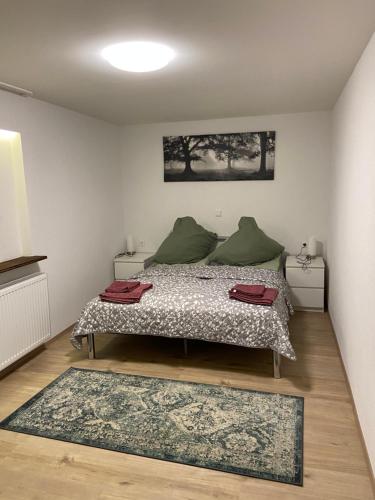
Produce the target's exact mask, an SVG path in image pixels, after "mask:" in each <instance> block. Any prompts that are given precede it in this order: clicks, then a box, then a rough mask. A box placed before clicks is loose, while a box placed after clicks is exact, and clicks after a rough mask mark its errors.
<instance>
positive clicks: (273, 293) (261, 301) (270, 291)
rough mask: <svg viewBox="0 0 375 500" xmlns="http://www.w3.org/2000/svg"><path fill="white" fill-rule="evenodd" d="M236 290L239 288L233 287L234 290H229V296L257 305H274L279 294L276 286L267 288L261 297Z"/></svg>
mask: <svg viewBox="0 0 375 500" xmlns="http://www.w3.org/2000/svg"><path fill="white" fill-rule="evenodd" d="M234 290H237V289H236V288H232V290H229V298H231V299H235V300H240V301H241V302H246V303H248V304H254V305H257V306H272V304H273V303H274V301H275V300H276V298H277V296H278V294H279V291H278V290H277V289H276V288H266V289H265V291H264V294H263V295H262V296H261V297H254V296H249V295H246V294H244V293H241V292H239V291H234Z"/></svg>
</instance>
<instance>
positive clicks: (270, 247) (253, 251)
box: [209, 217, 284, 266]
mask: <svg viewBox="0 0 375 500" xmlns="http://www.w3.org/2000/svg"><path fill="white" fill-rule="evenodd" d="M238 227H239V229H238V231H236V232H235V233H234V234H232V236H231V237H230V238H228V239H227V240H226V241H225V242H224V243H223V244H222V245H220V246H219V247H217V248H216V250H214V251H213V252H212V254H211V255H210V256H209V262H210V264H228V265H230V266H252V265H254V264H259V263H261V262H266V261H267V260H272V259H274V258H275V257H277V256H278V255H280V254H281V253H282V251H283V250H284V247H283V246H282V245H280V244H279V243H277V241H275V240H273V239H272V238H269V237H268V236H267V235H266V234H265V233H264V232H263V231H262V230H261V229H259V227H258V225H257V223H256V222H255V219H254V217H241V219H240V222H239V224H238Z"/></svg>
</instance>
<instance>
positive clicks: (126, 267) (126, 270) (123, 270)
mask: <svg viewBox="0 0 375 500" xmlns="http://www.w3.org/2000/svg"><path fill="white" fill-rule="evenodd" d="M143 270H144V263H143V262H115V279H117V280H126V279H127V278H130V276H133V275H134V274H136V273H139V272H140V271H143Z"/></svg>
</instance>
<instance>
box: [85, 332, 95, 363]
mask: <svg viewBox="0 0 375 500" xmlns="http://www.w3.org/2000/svg"><path fill="white" fill-rule="evenodd" d="M87 347H88V350H89V359H95V340H94V334H93V333H89V334H88V335H87Z"/></svg>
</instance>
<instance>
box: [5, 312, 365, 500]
mask: <svg viewBox="0 0 375 500" xmlns="http://www.w3.org/2000/svg"><path fill="white" fill-rule="evenodd" d="M291 332H292V340H293V344H294V346H295V348H296V351H297V356H298V361H297V362H288V361H284V360H283V364H282V375H283V378H282V379H280V380H275V379H273V378H272V364H271V355H270V353H269V351H259V350H247V349H241V348H237V347H228V346H224V345H216V344H209V343H204V342H192V343H191V345H190V353H189V357H188V358H184V357H183V345H182V341H180V340H176V339H162V338H150V337H143V338H140V337H139V338H136V337H124V338H120V337H115V336H101V337H100V338H99V339H98V340H97V356H98V358H99V359H96V360H94V361H89V360H88V359H87V357H86V356H87V355H86V351H85V350H84V351H81V352H78V351H75V350H74V349H73V348H72V347H71V346H70V344H69V341H68V334H66V335H62V336H60V337H58V338H57V339H56V340H55V341H53V342H51V343H50V344H49V345H48V346H47V348H46V349H45V350H43V351H42V352H40V353H38V354H37V355H36V356H35V357H34V358H32V359H31V360H29V361H28V362H27V363H26V364H24V365H22V366H21V367H19V368H18V369H17V370H16V371H14V372H12V373H10V374H9V375H7V376H6V377H4V378H3V379H1V380H0V419H2V418H4V417H5V416H6V415H8V414H9V413H10V412H12V411H13V410H15V409H16V408H17V407H18V406H20V405H21V404H22V403H24V402H25V401H26V400H28V399H29V398H30V397H31V396H33V395H34V394H35V393H36V392H37V391H39V390H40V389H41V388H43V387H44V386H46V385H47V384H48V383H49V382H51V381H52V380H53V379H54V378H55V377H57V376H58V375H59V374H60V373H61V372H63V371H64V370H65V369H66V368H68V367H69V366H77V367H84V368H85V367H94V368H97V369H99V370H107V369H111V370H114V371H117V372H124V373H133V374H142V375H151V376H152V375H155V376H159V377H166V378H175V379H180V380H191V381H196V382H208V383H212V384H221V385H228V386H233V387H241V388H249V389H256V390H264V391H270V392H282V393H285V394H296V395H299V396H304V397H305V434H304V447H305V449H304V486H303V487H302V488H301V487H298V486H290V485H286V484H281V483H276V482H272V481H264V480H261V479H253V478H249V477H244V476H238V475H235V474H228V473H223V472H216V471H212V470H207V469H201V468H196V467H191V466H185V465H181V464H175V463H169V462H163V461H160V460H153V459H148V458H143V457H136V456H131V455H125V454H122V453H116V452H111V451H106V450H101V449H97V448H89V447H85V446H81V445H76V444H71V443H63V442H59V441H53V440H49V439H44V438H38V437H34V436H27V435H23V434H17V433H13V432H8V431H4V430H1V431H0V498H1V499H6V500H23V499H33V500H39V499H43V500H44V499H56V500H58V499H69V500H75V499H77V500H78V499H79V500H90V499H100V500H115V499H117V500H119V499H129V500H130V499H131V500H133V499H136V500H143V499H147V500H159V499H168V500H173V499H179V500H180V499H181V500H188V499H189V500H195V499H199V500H206V499H226V500H234V499H251V500H258V499H259V500H260V499H262V500H265V499H268V500H272V499H277V500H294V499H298V500H303V499H319V500H335V499H340V500H349V499H351V500H354V499H355V500H366V499H372V498H373V496H372V491H371V483H370V475H369V471H368V468H367V464H366V460H365V455H364V451H363V448H362V445H361V441H360V436H359V432H358V429H357V427H356V423H355V418H354V413H353V408H352V405H351V400H350V396H349V393H348V390H347V387H346V384H345V378H344V373H343V370H342V367H341V364H340V358H339V355H338V352H337V348H336V344H335V341H334V337H333V333H332V329H331V325H330V321H329V317H328V315H327V314H319V313H297V314H296V315H295V316H294V317H293V318H292V320H291Z"/></svg>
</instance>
